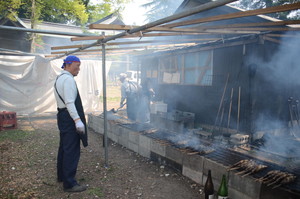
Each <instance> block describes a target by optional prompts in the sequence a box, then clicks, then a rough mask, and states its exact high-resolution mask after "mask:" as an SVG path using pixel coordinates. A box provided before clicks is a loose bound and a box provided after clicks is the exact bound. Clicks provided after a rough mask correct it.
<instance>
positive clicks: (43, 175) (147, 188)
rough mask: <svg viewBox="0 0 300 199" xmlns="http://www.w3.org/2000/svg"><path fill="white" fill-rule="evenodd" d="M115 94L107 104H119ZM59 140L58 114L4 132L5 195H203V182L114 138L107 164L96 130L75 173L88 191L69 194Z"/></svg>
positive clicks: (1, 193)
mask: <svg viewBox="0 0 300 199" xmlns="http://www.w3.org/2000/svg"><path fill="white" fill-rule="evenodd" d="M110 93H113V92H110ZM114 95H118V93H117V92H116V93H115V94H114ZM115 98H118V97H115V96H110V99H112V101H115V103H110V104H109V105H108V109H109V108H112V107H115V106H116V105H117V104H118V103H119V100H118V99H115ZM58 142H59V131H58V129H57V125H56V116H55V113H52V114H46V115H43V116H39V117H21V116H20V117H18V129H17V130H7V131H0V176H1V178H0V184H1V187H0V198H3V199H6V198H7V199H27V198H28V199H34V198H40V199H48V198H49V199H52V198H54V199H64V198H75V199H77V198H78V199H85V198H87V199H90V198H108V199H115V198H120V199H122V198H123V199H125V198H129V199H131V198H132V199H135V198H137V199H147V198H161V199H169V198H172V199H177V198H178V199H189V198H191V199H193V198H195V199H196V198H198V199H199V198H200V199H201V198H204V195H203V188H202V187H201V186H199V185H198V184H196V183H194V182H192V181H191V180H189V179H187V178H186V177H184V176H182V175H181V174H179V173H176V172H175V171H173V170H171V169H169V168H167V167H164V166H163V165H159V164H157V163H155V162H152V161H150V160H148V159H146V158H144V157H141V156H139V155H138V154H136V153H134V152H132V151H130V150H128V149H126V148H124V147H122V146H120V145H118V144H116V143H113V142H109V148H108V151H109V152H108V167H107V168H106V167H105V160H104V148H103V147H102V136H101V135H100V134H98V133H95V132H93V131H91V130H90V131H89V146H88V147H87V148H82V150H81V159H80V162H79V166H78V171H77V175H76V177H77V180H78V181H79V183H80V184H84V185H87V186H88V190H87V191H85V192H81V193H72V194H70V193H65V192H64V191H63V189H62V184H61V183H58V182H57V181H56V155H57V149H58Z"/></svg>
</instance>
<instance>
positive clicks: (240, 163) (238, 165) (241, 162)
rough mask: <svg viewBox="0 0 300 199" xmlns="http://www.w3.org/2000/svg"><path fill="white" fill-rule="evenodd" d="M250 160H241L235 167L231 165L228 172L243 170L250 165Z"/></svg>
mask: <svg viewBox="0 0 300 199" xmlns="http://www.w3.org/2000/svg"><path fill="white" fill-rule="evenodd" d="M249 162H250V160H241V161H239V162H237V163H235V164H233V165H231V166H230V167H229V168H228V169H227V170H228V171H232V170H236V169H240V168H243V167H244V166H245V165H247V164H249Z"/></svg>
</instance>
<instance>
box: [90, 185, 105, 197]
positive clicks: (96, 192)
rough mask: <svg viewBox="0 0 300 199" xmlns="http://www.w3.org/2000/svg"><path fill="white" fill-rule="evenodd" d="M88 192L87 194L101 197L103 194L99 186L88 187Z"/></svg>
mask: <svg viewBox="0 0 300 199" xmlns="http://www.w3.org/2000/svg"><path fill="white" fill-rule="evenodd" d="M88 194H89V195H94V196H98V197H99V198H102V197H103V196H104V194H103V192H102V189H101V188H99V187H96V188H89V189H88Z"/></svg>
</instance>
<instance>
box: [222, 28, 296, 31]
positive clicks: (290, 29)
mask: <svg viewBox="0 0 300 199" xmlns="http://www.w3.org/2000/svg"><path fill="white" fill-rule="evenodd" d="M225 30H229V31H299V30H300V28H290V27H283V28H276V27H271V28H261V27H258V28H228V29H225Z"/></svg>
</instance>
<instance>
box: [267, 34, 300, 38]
mask: <svg viewBox="0 0 300 199" xmlns="http://www.w3.org/2000/svg"><path fill="white" fill-rule="evenodd" d="M266 36H268V37H294V38H300V35H291V34H289V35H287V34H266Z"/></svg>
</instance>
